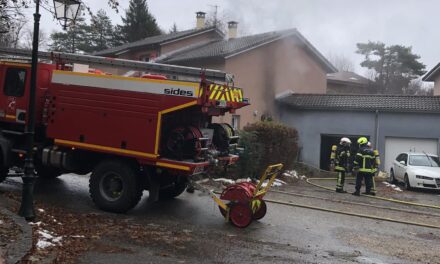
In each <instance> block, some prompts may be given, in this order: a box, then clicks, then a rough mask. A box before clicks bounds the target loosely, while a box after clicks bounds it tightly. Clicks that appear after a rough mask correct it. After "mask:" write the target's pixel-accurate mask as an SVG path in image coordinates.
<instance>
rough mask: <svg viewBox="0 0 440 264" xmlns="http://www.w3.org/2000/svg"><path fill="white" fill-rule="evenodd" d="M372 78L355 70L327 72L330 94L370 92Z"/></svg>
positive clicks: (328, 91)
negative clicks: (369, 78)
mask: <svg viewBox="0 0 440 264" xmlns="http://www.w3.org/2000/svg"><path fill="white" fill-rule="evenodd" d="M370 82H371V81H370V80H368V79H367V78H365V77H363V76H360V75H359V74H356V73H354V72H350V71H341V72H335V73H329V74H327V93H328V94H370V93H371V90H370Z"/></svg>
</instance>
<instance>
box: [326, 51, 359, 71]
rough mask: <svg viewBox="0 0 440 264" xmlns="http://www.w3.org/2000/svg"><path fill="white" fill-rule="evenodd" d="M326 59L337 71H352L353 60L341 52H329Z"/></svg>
mask: <svg viewBox="0 0 440 264" xmlns="http://www.w3.org/2000/svg"><path fill="white" fill-rule="evenodd" d="M327 59H328V60H329V61H330V62H331V64H333V66H335V67H336V69H338V71H345V72H347V71H350V72H354V63H353V61H352V60H350V59H349V58H347V57H345V56H344V55H343V54H334V53H330V54H328V56H327Z"/></svg>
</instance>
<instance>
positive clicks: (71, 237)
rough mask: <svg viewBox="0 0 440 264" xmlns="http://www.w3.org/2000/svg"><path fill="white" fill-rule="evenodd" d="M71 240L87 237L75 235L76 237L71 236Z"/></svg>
mask: <svg viewBox="0 0 440 264" xmlns="http://www.w3.org/2000/svg"><path fill="white" fill-rule="evenodd" d="M70 237H71V238H85V236H81V235H74V236H70Z"/></svg>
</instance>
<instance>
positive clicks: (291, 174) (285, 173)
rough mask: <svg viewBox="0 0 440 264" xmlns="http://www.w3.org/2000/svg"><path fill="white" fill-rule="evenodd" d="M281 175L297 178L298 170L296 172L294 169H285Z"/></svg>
mask: <svg viewBox="0 0 440 264" xmlns="http://www.w3.org/2000/svg"><path fill="white" fill-rule="evenodd" d="M283 176H284V177H291V178H295V179H299V176H298V172H296V171H295V170H291V171H285V172H284V173H283Z"/></svg>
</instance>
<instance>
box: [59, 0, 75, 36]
mask: <svg viewBox="0 0 440 264" xmlns="http://www.w3.org/2000/svg"><path fill="white" fill-rule="evenodd" d="M53 4H54V8H55V16H56V18H57V19H58V20H61V21H63V22H64V24H62V26H63V29H66V28H67V23H68V21H71V22H73V21H75V19H76V16H77V15H78V13H79V10H80V8H79V7H80V6H81V2H80V1H77V0H54V1H53Z"/></svg>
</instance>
